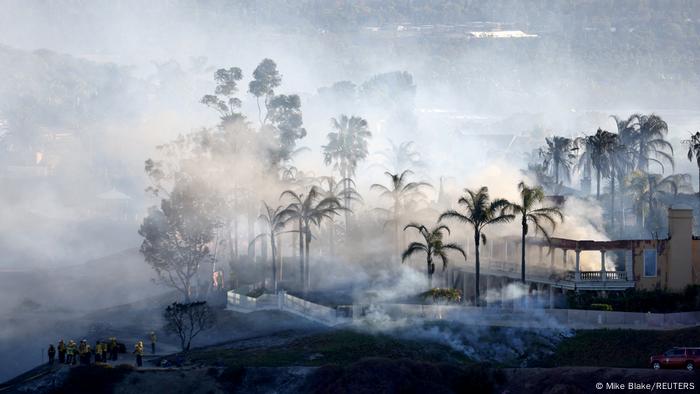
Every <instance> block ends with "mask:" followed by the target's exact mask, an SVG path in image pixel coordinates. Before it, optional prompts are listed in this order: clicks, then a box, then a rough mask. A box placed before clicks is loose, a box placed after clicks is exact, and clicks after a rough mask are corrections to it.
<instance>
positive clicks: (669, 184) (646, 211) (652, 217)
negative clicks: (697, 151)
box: [627, 171, 692, 231]
mask: <svg viewBox="0 0 700 394" xmlns="http://www.w3.org/2000/svg"><path fill="white" fill-rule="evenodd" d="M627 183H628V185H629V189H630V190H631V191H632V193H633V195H634V205H635V207H636V208H637V212H638V215H639V216H638V218H640V219H641V220H642V224H643V226H644V227H645V228H647V229H649V230H652V231H653V230H654V229H655V228H657V227H658V226H659V225H660V215H658V210H659V207H660V205H661V201H662V200H664V199H667V198H669V197H672V196H675V195H677V194H678V192H679V191H680V190H684V189H692V187H691V185H690V176H689V175H688V174H674V175H669V176H667V177H663V176H662V175H660V174H645V173H643V172H641V171H635V172H633V173H632V174H630V175H629V177H628V178H627Z"/></svg>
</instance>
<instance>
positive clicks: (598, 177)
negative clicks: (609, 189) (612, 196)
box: [595, 170, 600, 200]
mask: <svg viewBox="0 0 700 394" xmlns="http://www.w3.org/2000/svg"><path fill="white" fill-rule="evenodd" d="M595 180H596V182H595V198H596V200H600V170H596V174H595Z"/></svg>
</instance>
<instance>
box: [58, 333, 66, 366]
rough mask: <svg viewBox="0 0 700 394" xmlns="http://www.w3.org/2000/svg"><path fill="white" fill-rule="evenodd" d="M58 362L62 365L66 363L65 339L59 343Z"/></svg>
mask: <svg viewBox="0 0 700 394" xmlns="http://www.w3.org/2000/svg"><path fill="white" fill-rule="evenodd" d="M58 362H59V363H60V364H65V362H66V343H65V342H63V339H61V340H60V341H58Z"/></svg>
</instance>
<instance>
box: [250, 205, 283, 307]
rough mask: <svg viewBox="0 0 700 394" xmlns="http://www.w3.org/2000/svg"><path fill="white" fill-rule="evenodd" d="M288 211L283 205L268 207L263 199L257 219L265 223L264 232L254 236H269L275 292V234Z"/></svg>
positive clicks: (281, 228)
mask: <svg viewBox="0 0 700 394" xmlns="http://www.w3.org/2000/svg"><path fill="white" fill-rule="evenodd" d="M288 216H289V212H287V211H286V209H285V208H284V207H283V206H278V207H277V208H275V209H272V208H270V206H269V205H267V203H266V202H264V201H263V212H262V213H261V214H260V216H259V217H258V219H259V220H260V221H261V222H263V223H264V224H265V227H266V229H267V231H266V232H264V233H262V234H259V235H258V236H257V237H256V238H261V237H269V238H270V248H271V249H272V283H273V288H274V291H275V293H277V280H278V275H277V242H276V238H277V236H278V235H279V234H280V233H281V232H282V230H284V227H285V225H286V224H287V218H288Z"/></svg>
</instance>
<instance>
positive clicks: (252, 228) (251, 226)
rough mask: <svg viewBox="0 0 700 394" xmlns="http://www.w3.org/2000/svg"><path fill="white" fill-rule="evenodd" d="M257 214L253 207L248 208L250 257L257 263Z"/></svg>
mask: <svg viewBox="0 0 700 394" xmlns="http://www.w3.org/2000/svg"><path fill="white" fill-rule="evenodd" d="M254 240H255V214H254V213H253V209H252V207H251V206H249V207H248V257H250V259H251V260H252V262H253V263H254V262H255V242H254Z"/></svg>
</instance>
